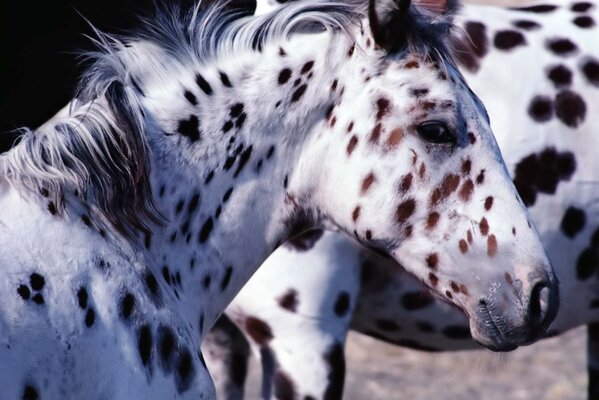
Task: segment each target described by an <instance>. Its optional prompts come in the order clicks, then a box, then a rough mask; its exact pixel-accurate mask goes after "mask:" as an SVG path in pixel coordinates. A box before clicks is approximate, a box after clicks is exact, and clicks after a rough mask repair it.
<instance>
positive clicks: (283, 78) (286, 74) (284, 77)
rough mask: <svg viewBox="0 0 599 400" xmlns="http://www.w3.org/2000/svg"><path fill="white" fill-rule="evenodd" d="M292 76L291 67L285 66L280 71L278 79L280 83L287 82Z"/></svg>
mask: <svg viewBox="0 0 599 400" xmlns="http://www.w3.org/2000/svg"><path fill="white" fill-rule="evenodd" d="M290 78H291V70H290V69H289V68H284V69H282V70H281V72H279V77H278V78H277V80H278V81H279V85H284V84H286V83H287V82H288V81H289V79H290Z"/></svg>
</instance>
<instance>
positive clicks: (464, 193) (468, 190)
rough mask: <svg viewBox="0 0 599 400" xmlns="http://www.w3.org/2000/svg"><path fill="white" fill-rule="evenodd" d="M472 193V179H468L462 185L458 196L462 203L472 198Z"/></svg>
mask: <svg viewBox="0 0 599 400" xmlns="http://www.w3.org/2000/svg"><path fill="white" fill-rule="evenodd" d="M473 191H474V183H472V179H468V180H467V181H466V182H464V184H463V185H462V188H461V189H460V194H459V196H460V198H461V199H462V200H463V201H470V199H471V198H472V192H473Z"/></svg>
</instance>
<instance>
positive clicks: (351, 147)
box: [347, 135, 358, 156]
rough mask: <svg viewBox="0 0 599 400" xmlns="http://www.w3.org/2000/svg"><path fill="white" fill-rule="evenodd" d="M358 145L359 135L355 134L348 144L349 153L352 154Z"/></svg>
mask: <svg viewBox="0 0 599 400" xmlns="http://www.w3.org/2000/svg"><path fill="white" fill-rule="evenodd" d="M357 145H358V137H357V136H356V135H353V136H352V137H351V139H349V143H348V144H347V155H348V156H350V155H351V153H353V151H354V149H355V148H356V146H357Z"/></svg>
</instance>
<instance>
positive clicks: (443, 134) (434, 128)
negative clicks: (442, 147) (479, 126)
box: [416, 121, 456, 144]
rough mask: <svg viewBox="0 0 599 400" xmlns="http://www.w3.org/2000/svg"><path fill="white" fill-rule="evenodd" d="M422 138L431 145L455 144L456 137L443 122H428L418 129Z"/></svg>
mask: <svg viewBox="0 0 599 400" xmlns="http://www.w3.org/2000/svg"><path fill="white" fill-rule="evenodd" d="M416 130H417V131H418V134H419V135H420V137H421V138H422V139H424V140H426V141H427V142H429V143H434V144H454V143H455V142H456V137H455V135H454V134H453V133H452V132H451V131H450V130H449V128H448V127H447V125H445V124H444V123H443V122H441V121H426V122H423V123H421V124H420V125H418V127H417V128H416Z"/></svg>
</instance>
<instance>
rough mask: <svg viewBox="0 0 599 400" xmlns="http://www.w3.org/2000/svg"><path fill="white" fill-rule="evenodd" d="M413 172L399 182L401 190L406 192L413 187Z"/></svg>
mask: <svg viewBox="0 0 599 400" xmlns="http://www.w3.org/2000/svg"><path fill="white" fill-rule="evenodd" d="M412 179H413V177H412V173H408V174H406V175H404V177H403V178H401V183H400V184H399V192H400V193H406V192H407V191H408V190H410V188H411V187H412Z"/></svg>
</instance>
